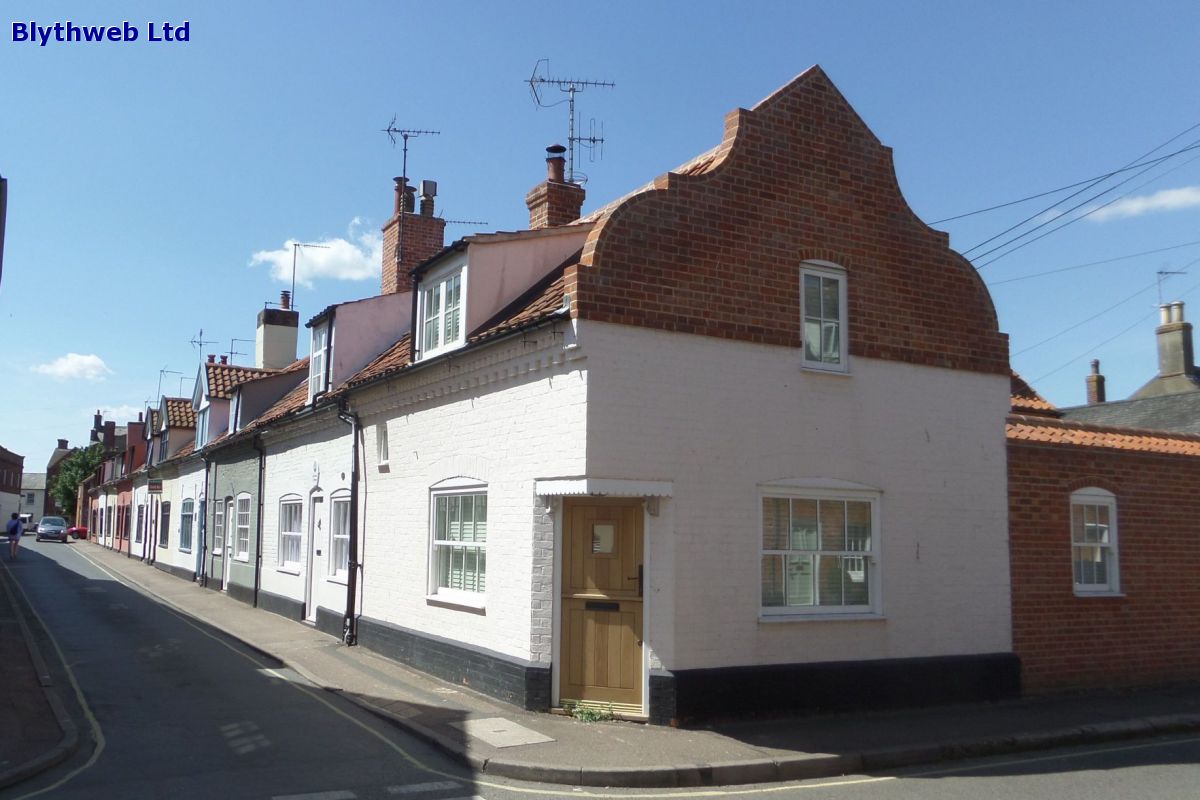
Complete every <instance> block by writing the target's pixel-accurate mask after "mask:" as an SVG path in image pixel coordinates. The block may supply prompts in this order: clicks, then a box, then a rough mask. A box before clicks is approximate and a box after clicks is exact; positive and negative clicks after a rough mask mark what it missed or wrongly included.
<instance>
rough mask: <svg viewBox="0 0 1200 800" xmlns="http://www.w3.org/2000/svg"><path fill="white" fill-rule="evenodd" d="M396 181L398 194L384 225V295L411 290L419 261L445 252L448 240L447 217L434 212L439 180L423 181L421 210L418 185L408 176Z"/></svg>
mask: <svg viewBox="0 0 1200 800" xmlns="http://www.w3.org/2000/svg"><path fill="white" fill-rule="evenodd" d="M393 180H395V182H396V187H395V192H396V197H395V200H394V202H393V206H392V218H391V219H390V220H388V221H387V224H386V225H384V226H383V275H382V279H381V281H380V293H381V294H396V293H397V292H406V291H408V288H409V280H408V273H409V272H410V271H411V270H412V268H413V267H415V266H416V265H417V264H420V263H421V262H422V261H424V260H425V259H427V258H429V257H430V256H433V255H436V254H437V253H439V252H441V250H442V248H443V247H444V246H445V240H446V220H444V219H441V218H439V217H435V216H434V215H433V211H434V198H435V197H436V196H437V182H436V181H421V211H420V213H416V211H415V209H414V206H415V205H416V202H415V198H414V194H415V190H414V188H413V187H412V186H409V185H408V180H407V179H405V178H394V179H393ZM401 229H403V241H401Z"/></svg>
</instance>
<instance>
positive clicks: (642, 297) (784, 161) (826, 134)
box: [567, 68, 1008, 374]
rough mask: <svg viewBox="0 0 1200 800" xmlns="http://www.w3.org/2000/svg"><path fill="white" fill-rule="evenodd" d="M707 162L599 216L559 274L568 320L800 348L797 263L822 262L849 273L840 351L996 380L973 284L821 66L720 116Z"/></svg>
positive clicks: (992, 318)
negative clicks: (916, 210) (578, 254)
mask: <svg viewBox="0 0 1200 800" xmlns="http://www.w3.org/2000/svg"><path fill="white" fill-rule="evenodd" d="M713 163H714V165H715V166H711V167H709V168H708V169H707V171H705V172H704V174H691V175H677V174H670V173H669V174H668V175H666V176H663V177H660V178H659V179H658V180H657V181H656V190H654V191H648V192H643V193H641V194H638V195H635V196H633V197H631V198H630V199H628V200H626V201H625V202H624V203H622V204H621V205H620V206H619V207H618V208H617V209H616V210H615V211H613V212H612V213H611V215H609V216H608V217H607V218H605V219H603V220H601V222H600V223H599V224H598V225H597V226H596V228H595V229H594V230H593V231H592V233H591V235H590V236H589V238H588V242H587V245H586V246H585V247H584V252H583V258H582V259H581V263H580V265H579V267H578V268H575V269H571V270H569V271H568V275H567V281H568V285H567V291H568V292H570V293H571V297H572V298H573V305H574V307H573V313H574V314H576V315H577V316H579V317H582V318H586V319H593V320H599V321H605V322H616V323H622V324H627V325H640V326H645V327H651V328H661V329H665V330H675V331H684V332H688V333H697V334H704V335H707V336H718V337H723V338H729V339H741V340H747V341H752V342H762V343H767V344H779V345H787V346H791V347H799V346H800V345H801V324H800V302H799V300H800V297H799V294H800V279H799V268H800V262H801V261H803V260H804V259H821V260H825V261H831V262H834V263H836V264H838V265H840V266H841V267H843V268H844V269H845V270H846V273H847V280H848V294H849V304H848V305H849V347H850V353H851V355H852V356H855V355H858V356H866V357H871V358H881V359H889V360H894V361H904V362H911V363H915V364H929V365H935V366H941V367H949V368H952V369H966V370H975V371H981V372H989V373H1002V374H1007V373H1008V344H1007V337H1006V336H1005V335H1004V334H1001V333H1000V332H999V329H998V326H997V322H996V314H995V310H994V308H993V306H992V302H991V297H990V296H989V294H988V292H987V289H986V287H985V286H984V284H983V282H982V280H980V278H979V276H978V275H977V274H976V272H975V270H974V269H973V268H972V267H971V266H970V264H968V263H967V262H966V261H965V260H964V259H963V258H962V257H961V256H959V255H958V254H957V253H955V252H953V251H951V250H950V249H949V246H948V239H947V237H946V236H945V235H944V234H942V233H939V232H937V231H934V230H932V229H930V228H928V227H926V226H925V224H924V223H922V222H921V221H920V220H919V219H917V218H916V216H915V215H913V213H912V211H911V210H910V209H909V208H908V205H907V204H906V202H905V200H904V198H903V196H902V195H901V193H900V189H899V187H898V185H897V183H896V176H895V171H894V169H893V166H892V158H891V150H890V149H889V148H887V147H884V146H883V145H882V144H880V142H879V140H878V139H876V138H875V135H874V134H873V133H871V131H870V130H869V129H868V128H867V127H866V125H865V124H863V122H862V120H861V119H860V118H859V117H858V115H857V114H856V113H855V112H854V109H853V108H851V107H850V105H849V104H848V103H847V102H846V101H845V99H844V98H843V97H842V96H841V94H840V93H839V92H838V91H837V89H836V88H835V87H834V86H833V84H832V83H831V82H830V81H829V79H828V78H827V77H826V76H825V74H824V73H823V72H821V70H820V69H819V68H813V69H811V70H809V71H808V72H806V73H805V74H804V75H802V76H800V77H799V78H797V79H796V80H795V81H793V82H792V83H791V84H789V85H788V86H785V87H784V88H782V89H780V90H779V91H778V92H776V93H775V94H774V95H772V96H771V97H770V98H767V99H766V100H764V101H763V102H762V103H760V104H759V105H758V106H757V107H756V108H755V109H754V110H752V111H746V110H737V111H734V112H732V113H731V114H730V115H729V116H728V117H727V118H726V123H725V138H724V141H723V142H722V144H721V146H720V147H719V148H718V151H717V153H716V155H715V159H714V162H713ZM689 171H691V172H695V171H697V170H689Z"/></svg>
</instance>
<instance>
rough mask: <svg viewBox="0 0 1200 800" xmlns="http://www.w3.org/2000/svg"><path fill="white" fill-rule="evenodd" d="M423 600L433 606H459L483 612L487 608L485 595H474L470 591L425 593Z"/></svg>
mask: <svg viewBox="0 0 1200 800" xmlns="http://www.w3.org/2000/svg"><path fill="white" fill-rule="evenodd" d="M425 602H426V603H427V604H429V605H433V606H445V607H447V608H459V609H463V610H466V611H475V612H478V613H481V614H482V613H483V612H484V611H486V610H487V595H482V594H480V595H474V594H472V593H471V592H438V593H437V594H428V595H425Z"/></svg>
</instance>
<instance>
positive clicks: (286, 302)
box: [279, 289, 292, 311]
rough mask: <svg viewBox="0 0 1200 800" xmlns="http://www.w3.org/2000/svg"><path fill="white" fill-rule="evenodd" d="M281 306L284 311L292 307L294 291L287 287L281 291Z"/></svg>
mask: <svg viewBox="0 0 1200 800" xmlns="http://www.w3.org/2000/svg"><path fill="white" fill-rule="evenodd" d="M279 307H280V308H282V309H283V310H284V311H286V310H288V309H289V308H291V307H292V293H291V292H289V291H288V290H287V289H284V290H283V291H281V292H280V293H279Z"/></svg>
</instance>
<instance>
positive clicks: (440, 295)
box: [416, 259, 467, 360]
mask: <svg viewBox="0 0 1200 800" xmlns="http://www.w3.org/2000/svg"><path fill="white" fill-rule="evenodd" d="M455 280H457V281H458V284H457V287H458V305H457V308H456V310H457V312H458V328H457V331H456V335H455V336H454V337H453V338H449V337H447V336H446V325H447V322H448V318H447V307H446V288H447V286H448V285H449V284H451V283H453V282H454V281H455ZM431 293H432V294H433V295H434V296H435V297H436V298H437V303H436V309H435V310H434V315H433V320H432V321H433V322H434V325H435V328H436V330H437V336H436V337H435V338H436V343H435V344H433V345H432V346H430V339H431V338H434V337H430V336H429V335H428V333H427V331H426V328H427V323H428V322H430V321H431V320H430V317H429V315H430V308H429V306H430V305H431V304H430V294H431ZM416 331H417V337H418V342H417V351H418V355H419V359H418V360H423V359H426V358H433V357H434V356H436V355H440V354H442V353H446V352H449V351H451V350H455V349H457V348H459V347H462V346H463V344H464V343H465V342H466V340H467V263H466V260H465V259H459V260H456V261H454V262H453V263H451V264H447V265H446V266H444V267H441V268H440V269H436V270H433V271H431V272H430V273H429V274H427V275H425V276H424V277H423V278H422V279H421V283H420V286H419V287H418V289H417V325H416Z"/></svg>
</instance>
